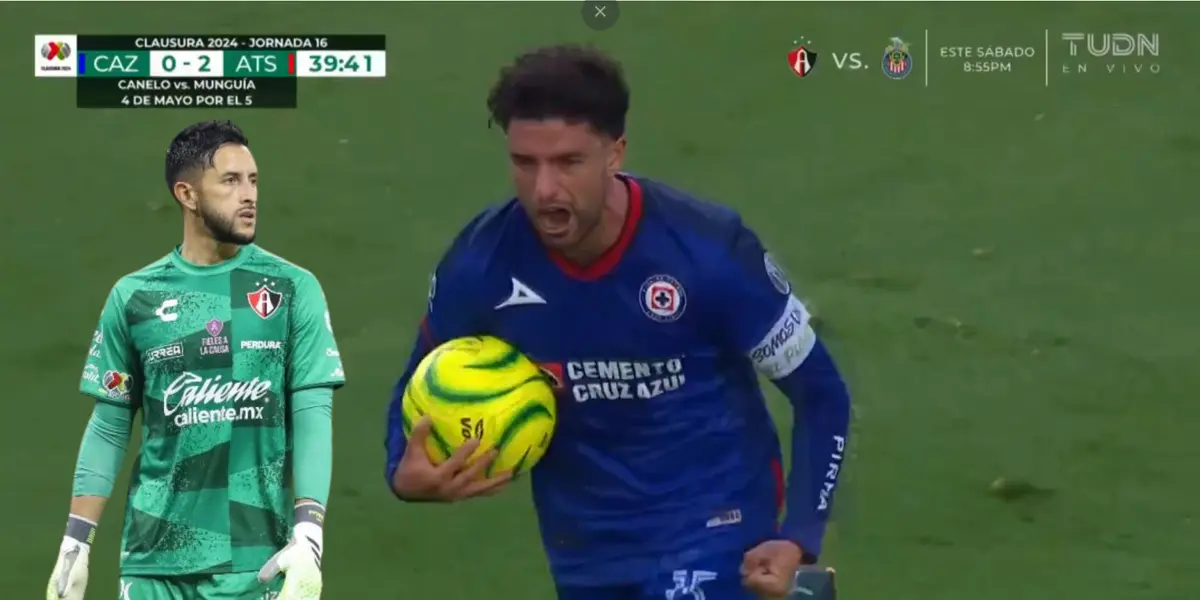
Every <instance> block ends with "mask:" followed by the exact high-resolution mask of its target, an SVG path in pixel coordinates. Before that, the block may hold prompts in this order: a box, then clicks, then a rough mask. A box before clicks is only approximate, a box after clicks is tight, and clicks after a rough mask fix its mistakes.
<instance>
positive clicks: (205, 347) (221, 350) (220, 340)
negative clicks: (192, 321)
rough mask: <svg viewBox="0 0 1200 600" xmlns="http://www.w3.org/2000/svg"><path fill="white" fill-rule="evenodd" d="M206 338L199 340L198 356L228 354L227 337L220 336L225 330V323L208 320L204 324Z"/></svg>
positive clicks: (218, 320) (217, 320)
mask: <svg viewBox="0 0 1200 600" xmlns="http://www.w3.org/2000/svg"><path fill="white" fill-rule="evenodd" d="M204 330H205V331H207V332H208V337H206V338H200V355H201V356H208V355H209V354H229V336H227V335H221V332H222V331H224V330H225V322H224V321H222V320H220V319H209V321H208V323H205V324H204Z"/></svg>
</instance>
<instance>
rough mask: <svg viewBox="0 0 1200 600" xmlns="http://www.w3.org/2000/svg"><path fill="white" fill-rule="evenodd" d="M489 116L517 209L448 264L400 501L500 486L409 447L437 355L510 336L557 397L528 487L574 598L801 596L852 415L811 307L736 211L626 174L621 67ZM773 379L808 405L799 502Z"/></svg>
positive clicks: (519, 70)
mask: <svg viewBox="0 0 1200 600" xmlns="http://www.w3.org/2000/svg"><path fill="white" fill-rule="evenodd" d="M488 106H489V109H490V111H491V114H492V119H493V122H495V123H497V124H498V125H499V126H500V127H502V128H503V130H504V131H505V133H506V135H507V143H508V150H507V151H508V156H509V159H510V162H511V172H512V177H513V181H514V183H515V187H516V191H517V196H516V198H515V199H513V200H510V201H509V202H507V203H505V204H503V205H500V206H497V207H494V208H490V209H488V210H486V211H484V212H483V213H482V214H480V215H479V216H478V217H476V218H475V219H474V220H473V221H471V222H470V223H469V224H468V225H467V226H466V228H465V229H464V230H463V231H462V233H460V234H459V236H458V237H457V238H456V239H455V240H454V242H453V244H452V245H451V247H450V249H449V251H448V252H447V253H446V255H445V257H444V258H443V259H442V261H441V263H440V264H439V265H438V267H437V271H436V273H435V276H434V281H435V283H436V285H431V287H430V298H429V309H428V313H427V314H426V316H425V320H424V322H423V324H422V328H421V335H420V336H419V338H418V340H417V342H416V346H415V348H414V349H413V352H412V355H411V357H410V359H409V363H408V368H407V370H406V372H405V374H404V375H403V376H401V378H400V381H399V382H398V383H397V385H396V388H395V395H394V397H393V400H392V404H391V407H390V412H389V419H388V433H387V444H386V445H387V455H388V456H387V458H388V460H387V478H388V481H389V484H390V485H391V487H392V489H393V491H394V492H395V493H396V495H397V496H399V497H400V498H401V499H404V500H412V501H415V500H421V501H454V500H460V499H463V498H468V497H472V496H476V495H480V494H487V493H492V492H494V491H496V490H497V489H498V488H500V487H502V486H503V484H504V483H505V481H506V478H505V477H503V476H501V477H497V478H495V479H492V480H482V481H481V480H479V479H478V477H477V473H478V472H480V470H481V469H480V468H479V467H480V464H475V465H466V464H464V461H463V460H462V456H464V455H466V454H468V453H469V451H470V450H471V449H470V448H467V449H466V450H467V451H465V452H461V453H460V454H459V456H458V457H457V458H455V459H453V460H451V461H450V462H448V463H444V464H443V465H440V466H437V467H435V466H433V465H431V464H430V462H429V459H428V457H427V455H426V454H425V453H424V451H423V450H422V444H421V443H420V442H421V440H420V439H419V438H420V437H421V436H423V435H425V433H424V429H422V428H418V429H417V430H416V432H414V434H413V436H412V439H408V440H406V439H405V436H404V433H403V431H402V426H401V414H400V401H401V400H400V399H401V397H402V394H403V390H404V388H405V386H406V385H407V383H408V378H409V376H410V374H411V373H412V371H413V369H414V368H415V366H416V365H417V363H418V362H419V361H420V360H421V358H423V357H424V356H425V355H426V353H428V352H429V351H430V349H432V348H433V347H434V346H435V345H436V344H438V343H440V342H442V341H446V340H448V339H451V338H455V337H460V336H466V335H476V334H490V335H495V336H498V337H501V338H504V339H507V340H509V341H510V342H512V343H513V344H515V345H516V346H517V347H518V348H520V349H521V350H522V351H524V352H525V353H527V354H528V355H530V356H531V357H532V358H533V359H534V360H536V361H538V362H539V363H541V364H542V365H544V367H545V369H546V371H547V372H548V373H551V374H553V375H554V378H555V379H556V380H557V381H556V383H557V384H558V386H559V388H560V396H559V404H558V426H557V431H556V432H555V436H554V440H553V442H552V443H551V446H550V448H549V450H548V452H547V454H546V456H545V458H543V460H542V462H541V463H540V464H539V465H538V466H537V467H536V468H535V469H534V470H533V473H532V487H533V496H534V501H535V504H536V507H537V513H538V519H539V523H540V528H541V533H542V538H543V542H544V544H545V548H546V553H547V555H548V558H549V561H550V567H551V571H552V573H553V576H554V579H555V583H556V586H557V589H558V595H559V598H561V599H563V600H642V599H646V600H649V599H651V598H654V599H658V598H663V597H664V595H665V597H666V598H667V599H668V600H671V599H682V598H689V597H690V598H706V599H707V600H734V599H742V598H780V597H784V596H786V595H787V594H788V593H789V591H790V589H791V586H792V584H793V580H794V576H795V574H796V572H797V570H798V569H799V568H800V566H801V565H802V564H804V563H813V562H815V561H816V559H817V556H818V555H819V554H820V552H821V540H822V537H823V534H824V530H825V524H826V521H827V519H828V515H829V511H830V505H831V501H832V496H833V492H834V488H835V487H836V485H837V481H838V476H839V472H840V470H841V467H842V460H843V456H844V455H845V450H846V439H847V425H848V420H849V414H850V401H849V396H848V394H847V391H846V387H845V385H844V384H843V382H842V379H841V377H840V376H839V374H838V371H837V369H836V368H835V366H834V364H833V361H832V360H831V358H830V356H829V353H828V352H827V351H826V349H825V347H824V346H823V345H822V343H821V342H820V341H819V340H818V339H817V338H816V336H815V335H814V333H813V330H812V328H811V327H810V323H809V313H808V311H807V310H806V309H805V307H804V304H803V303H802V302H801V301H800V300H799V299H797V297H796V296H795V295H793V293H792V287H791V284H790V283H789V282H788V279H787V278H786V277H785V275H784V273H783V271H782V270H781V269H780V268H779V267H778V266H777V265H776V263H775V261H774V260H773V259H772V258H771V256H770V255H769V254H768V253H767V252H766V250H764V248H763V246H762V245H761V243H760V242H759V240H758V238H757V237H756V236H755V235H754V233H753V232H752V231H751V230H750V229H748V228H747V227H746V226H745V225H744V224H743V223H742V221H741V219H740V218H739V217H738V215H737V214H736V213H735V212H734V211H732V210H730V209H728V208H724V207H721V206H717V205H713V204H708V203H705V202H702V201H699V200H695V199H692V198H691V197H689V196H688V195H686V194H684V193H682V192H680V191H677V190H675V189H673V188H671V187H668V186H666V185H663V184H661V183H658V182H655V181H652V180H649V179H645V178H642V177H637V176H633V175H628V174H625V173H622V172H621V171H620V169H621V165H622V162H623V159H624V156H625V149H626V139H625V116H626V112H627V110H628V107H629V90H628V87H627V86H626V84H625V81H624V77H623V75H622V71H621V68H620V66H619V65H618V64H617V63H615V62H614V61H613V60H612V59H610V58H608V57H606V56H605V55H603V54H601V53H599V52H597V51H594V50H591V49H587V48H580V47H573V46H555V47H549V48H542V49H539V50H535V51H533V52H531V53H529V54H526V55H524V56H521V57H520V58H518V59H517V60H516V62H515V63H514V64H513V65H511V66H510V67H508V68H506V69H504V70H503V71H502V72H501V74H500V78H499V81H498V82H497V83H496V85H495V87H494V88H493V89H492V91H491V94H490V96H489V97H488ZM759 374H762V375H764V376H766V377H767V378H769V379H770V380H772V381H773V382H774V384H775V385H776V386H778V388H779V389H780V390H782V391H783V393H784V394H786V395H787V397H788V398H789V399H790V400H791V402H792V405H793V407H794V415H795V418H794V424H793V435H792V439H793V443H792V446H791V460H792V468H791V473H790V475H789V477H788V478H787V481H786V488H785V486H784V483H785V482H784V478H783V475H782V471H783V469H782V467H781V458H782V456H781V455H782V452H781V447H780V442H779V438H778V436H777V434H776V430H775V426H774V423H773V422H772V419H771V417H770V415H769V414H768V412H767V406H766V403H765V401H764V398H763V393H762V390H761V389H760V388H759V384H758V375H759ZM785 489H786V492H785ZM784 505H786V511H787V516H786V519H785V520H784V521H783V524H782V526H780V525H779V521H778V518H779V514H780V509H781V508H782V507H783V506H784Z"/></svg>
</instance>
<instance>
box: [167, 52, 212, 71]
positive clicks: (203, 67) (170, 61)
mask: <svg viewBox="0 0 1200 600" xmlns="http://www.w3.org/2000/svg"><path fill="white" fill-rule="evenodd" d="M198 58H199V62H200V65H199V66H198V67H197V68H196V71H197V72H200V73H211V72H212V68H211V67H210V66H209V65H210V64H211V63H212V60H211V59H210V58H209V57H208V55H206V54H201V55H200V56H199V57H198ZM187 64H188V66H191V63H190V62H189V63H187ZM177 65H178V62H177V61H176V60H175V56H174V55H172V54H164V55H163V57H162V62H161V64H160V66H162V70H163V72H164V73H174V72H175V67H176V66H177Z"/></svg>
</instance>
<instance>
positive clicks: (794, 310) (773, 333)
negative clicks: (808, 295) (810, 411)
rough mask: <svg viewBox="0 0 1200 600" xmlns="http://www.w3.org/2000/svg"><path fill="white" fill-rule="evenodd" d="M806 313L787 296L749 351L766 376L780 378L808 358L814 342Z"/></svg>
mask: <svg viewBox="0 0 1200 600" xmlns="http://www.w3.org/2000/svg"><path fill="white" fill-rule="evenodd" d="M809 316H810V315H809V314H808V309H806V308H804V304H803V303H801V302H800V300H798V299H796V297H795V296H793V295H789V296H788V301H787V304H786V305H785V306H784V307H783V314H782V315H780V317H779V320H777V321H775V324H774V325H772V326H771V330H770V331H768V332H767V335H766V336H764V337H763V339H762V341H761V342H759V343H758V345H757V346H755V347H754V349H753V350H751V351H750V360H751V361H752V362H753V363H754V368H756V369H758V372H759V373H762V374H763V375H764V376H766V377H767V378H768V379H772V380H775V379H783V378H784V377H787V376H788V375H791V374H792V371H795V370H796V368H797V367H799V366H800V364H801V363H803V362H804V359H806V358H808V354H809V353H810V352H812V349H813V346H814V345H815V344H816V343H817V334H816V332H814V331H813V329H812V325H811V324H810V323H809Z"/></svg>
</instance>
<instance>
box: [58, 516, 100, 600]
mask: <svg viewBox="0 0 1200 600" xmlns="http://www.w3.org/2000/svg"><path fill="white" fill-rule="evenodd" d="M95 536H96V524H95V523H93V522H91V521H89V520H87V519H84V518H82V517H77V516H75V515H71V516H70V517H69V518H68V519H67V533H66V534H65V535H63V539H62V544H60V545H59V547H58V560H57V561H55V562H54V572H53V573H51V574H50V583H49V584H47V585H46V600H83V591H84V590H85V589H86V588H87V580H88V553H89V552H91V548H92V540H93V539H94V538H95Z"/></svg>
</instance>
